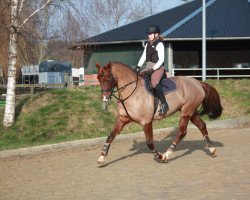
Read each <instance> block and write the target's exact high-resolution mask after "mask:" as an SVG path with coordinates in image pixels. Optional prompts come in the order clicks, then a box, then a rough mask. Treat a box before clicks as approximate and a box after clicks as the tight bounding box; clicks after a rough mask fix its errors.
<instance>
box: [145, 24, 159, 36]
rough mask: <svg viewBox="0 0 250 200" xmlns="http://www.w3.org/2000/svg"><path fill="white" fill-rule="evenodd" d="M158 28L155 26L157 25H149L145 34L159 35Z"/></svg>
mask: <svg viewBox="0 0 250 200" xmlns="http://www.w3.org/2000/svg"><path fill="white" fill-rule="evenodd" d="M160 32H161V31H160V27H159V26H157V25H150V26H148V28H147V32H146V33H147V34H152V33H158V34H160Z"/></svg>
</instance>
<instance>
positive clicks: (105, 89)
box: [96, 62, 117, 101]
mask: <svg viewBox="0 0 250 200" xmlns="http://www.w3.org/2000/svg"><path fill="white" fill-rule="evenodd" d="M96 68H97V70H98V72H97V79H98V81H99V82H100V85H101V91H102V93H103V101H107V100H108V98H109V97H110V95H111V93H112V92H113V89H114V87H116V85H117V83H116V80H115V78H114V76H113V74H112V72H111V62H109V63H108V64H107V65H105V66H103V67H101V66H100V65H99V64H96Z"/></svg>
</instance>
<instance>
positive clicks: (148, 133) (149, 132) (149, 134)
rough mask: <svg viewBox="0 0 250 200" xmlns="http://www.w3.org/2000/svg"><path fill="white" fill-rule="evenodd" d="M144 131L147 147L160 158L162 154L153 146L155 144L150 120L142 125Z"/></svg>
mask: <svg viewBox="0 0 250 200" xmlns="http://www.w3.org/2000/svg"><path fill="white" fill-rule="evenodd" d="M144 133H145V137H146V142H147V145H148V148H149V149H150V150H151V151H152V152H153V153H154V155H155V156H156V157H157V158H158V159H160V160H162V159H163V155H162V154H161V153H160V152H158V151H157V149H156V148H155V145H154V139H153V137H154V136H153V126H152V122H150V123H148V124H145V125H144Z"/></svg>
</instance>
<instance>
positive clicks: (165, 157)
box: [160, 155, 168, 163]
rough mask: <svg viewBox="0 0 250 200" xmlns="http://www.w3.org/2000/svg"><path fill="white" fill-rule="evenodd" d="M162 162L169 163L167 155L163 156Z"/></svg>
mask: <svg viewBox="0 0 250 200" xmlns="http://www.w3.org/2000/svg"><path fill="white" fill-rule="evenodd" d="M160 161H161V162H162V163H167V162H168V158H167V156H165V155H163V158H162V159H161V160H160Z"/></svg>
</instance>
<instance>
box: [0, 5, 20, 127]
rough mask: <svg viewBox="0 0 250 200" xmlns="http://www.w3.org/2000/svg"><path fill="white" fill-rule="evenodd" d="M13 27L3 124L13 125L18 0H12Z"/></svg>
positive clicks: (6, 125)
mask: <svg viewBox="0 0 250 200" xmlns="http://www.w3.org/2000/svg"><path fill="white" fill-rule="evenodd" d="M11 3H12V5H11V28H10V42H9V65H8V82H7V96H6V105H5V113H4V120H3V125H4V126H5V127H9V126H11V125H12V124H13V123H14V121H15V89H16V60H17V33H16V30H15V29H16V27H18V26H17V12H18V11H17V5H18V0H13V1H11Z"/></svg>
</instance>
